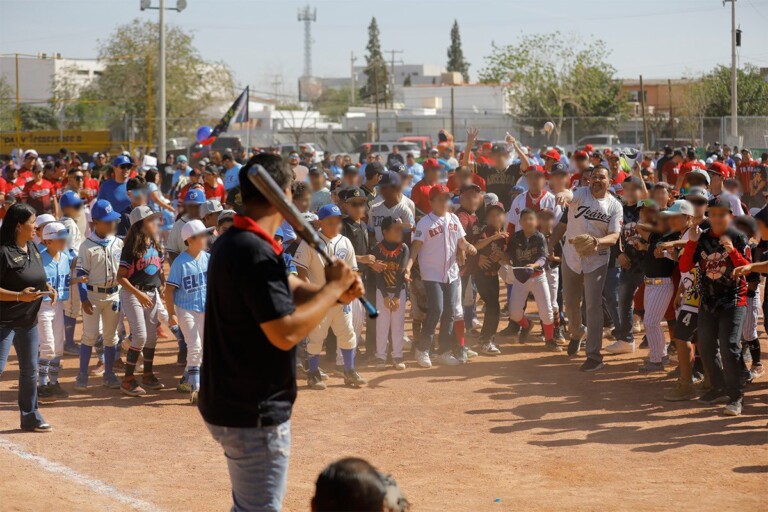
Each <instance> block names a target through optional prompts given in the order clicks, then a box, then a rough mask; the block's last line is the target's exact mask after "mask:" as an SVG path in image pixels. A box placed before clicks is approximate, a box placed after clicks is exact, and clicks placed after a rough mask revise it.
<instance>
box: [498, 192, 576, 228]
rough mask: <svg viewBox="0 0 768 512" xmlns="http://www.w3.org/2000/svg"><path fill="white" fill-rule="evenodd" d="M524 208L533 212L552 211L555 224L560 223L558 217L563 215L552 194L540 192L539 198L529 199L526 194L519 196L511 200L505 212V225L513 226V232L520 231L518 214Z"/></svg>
mask: <svg viewBox="0 0 768 512" xmlns="http://www.w3.org/2000/svg"><path fill="white" fill-rule="evenodd" d="M526 208H530V209H531V210H533V211H535V212H538V211H541V210H552V211H553V212H554V213H555V223H558V222H559V221H560V216H561V215H562V214H563V209H562V207H560V205H558V204H557V201H556V200H555V196H554V194H552V192H549V191H547V190H542V191H541V194H540V195H539V197H531V195H530V194H529V193H528V192H526V193H525V194H520V195H518V196H517V197H515V198H514V199H513V200H512V205H511V206H510V207H509V211H508V212H507V224H511V225H513V226H515V231H520V230H521V229H522V228H521V227H520V212H522V211H523V210H524V209H526Z"/></svg>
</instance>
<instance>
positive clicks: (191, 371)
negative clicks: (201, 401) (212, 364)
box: [186, 366, 200, 391]
mask: <svg viewBox="0 0 768 512" xmlns="http://www.w3.org/2000/svg"><path fill="white" fill-rule="evenodd" d="M186 373H187V383H188V384H189V385H190V386H191V387H192V391H198V390H199V389H200V367H199V366H190V367H189V368H187V372H186Z"/></svg>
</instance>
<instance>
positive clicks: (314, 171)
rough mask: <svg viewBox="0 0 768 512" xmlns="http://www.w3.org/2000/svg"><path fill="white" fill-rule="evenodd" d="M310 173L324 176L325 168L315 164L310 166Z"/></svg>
mask: <svg viewBox="0 0 768 512" xmlns="http://www.w3.org/2000/svg"><path fill="white" fill-rule="evenodd" d="M308 174H309V175H310V176H322V175H323V170H322V169H320V168H319V167H318V166H316V165H313V166H312V167H310V168H309V173H308Z"/></svg>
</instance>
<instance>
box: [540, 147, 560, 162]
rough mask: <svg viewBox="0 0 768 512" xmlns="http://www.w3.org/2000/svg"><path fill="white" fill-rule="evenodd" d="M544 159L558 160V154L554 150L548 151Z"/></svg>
mask: <svg viewBox="0 0 768 512" xmlns="http://www.w3.org/2000/svg"><path fill="white" fill-rule="evenodd" d="M543 156H544V158H551V159H552V160H560V153H558V151H557V150H556V149H550V150H549V151H547V152H546V153H544V155H543Z"/></svg>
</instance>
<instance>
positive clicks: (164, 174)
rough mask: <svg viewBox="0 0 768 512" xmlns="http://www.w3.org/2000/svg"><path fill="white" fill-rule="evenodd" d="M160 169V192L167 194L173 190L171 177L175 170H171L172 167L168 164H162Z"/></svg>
mask: <svg viewBox="0 0 768 512" xmlns="http://www.w3.org/2000/svg"><path fill="white" fill-rule="evenodd" d="M160 169H161V171H160V191H161V192H162V193H163V194H167V193H168V192H170V191H171V188H173V175H174V173H175V172H176V169H174V168H173V165H169V164H162V165H161V166H160Z"/></svg>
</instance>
